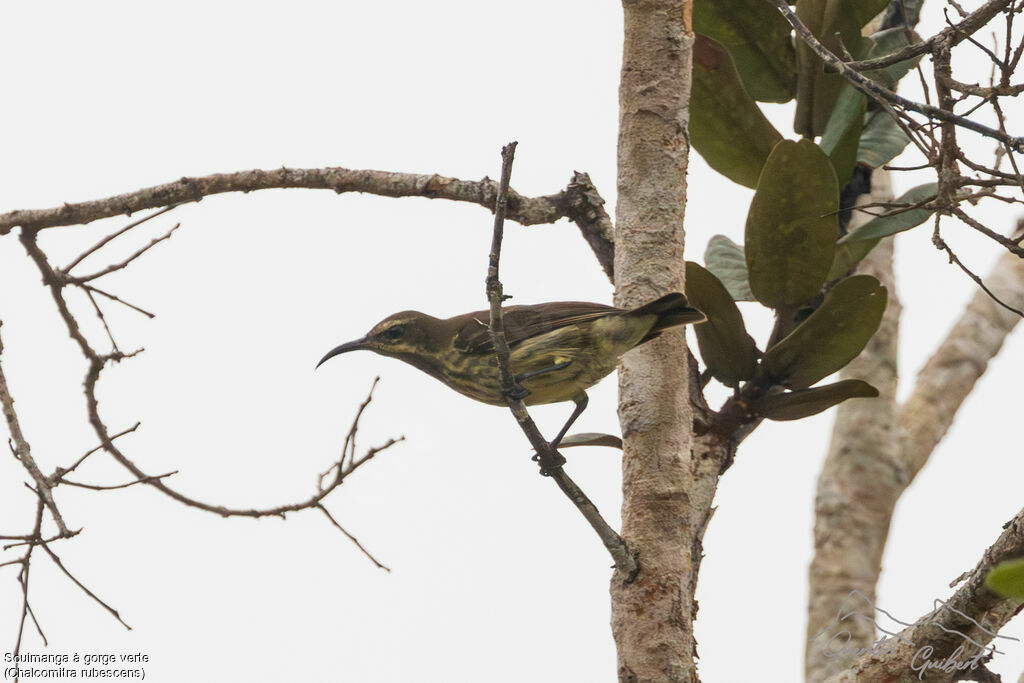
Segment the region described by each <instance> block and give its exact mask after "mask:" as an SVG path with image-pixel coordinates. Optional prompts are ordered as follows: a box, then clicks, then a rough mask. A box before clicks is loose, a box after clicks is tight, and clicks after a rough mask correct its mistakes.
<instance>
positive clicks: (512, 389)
mask: <svg viewBox="0 0 1024 683" xmlns="http://www.w3.org/2000/svg"><path fill="white" fill-rule="evenodd" d="M515 148H516V143H515V142H510V143H509V144H508V145H506V146H505V147H504V148H502V150H501V158H502V165H501V184H500V186H499V189H498V195H497V197H496V198H495V204H494V231H493V234H492V237H491V251H490V256H489V262H488V268H487V299H488V302H489V304H490V320H489V321H488V331H489V332H490V335H491V341H492V342H493V343H494V349H495V355H496V357H497V363H498V372H499V374H500V376H501V390H502V393H504V395H505V400H506V402H507V403H508V407H509V409H510V410H511V411H512V414H513V415H514V416H515V418H516V421H517V422H518V423H519V426H520V428H521V429H522V430H523V433H524V434H526V438H527V439H529V440H530V444H531V445H532V446H533V448H534V450H536V452H537V459H538V460H539V462H540V466H541V473H542V474H545V475H547V476H550V477H551V478H552V479H554V480H555V483H557V484H558V488H560V489H561V490H562V492H563V493H564V494H565V495H566V497H567V498H568V499H569V500H570V501H572V503H573V505H575V506H576V508H577V509H578V510H579V511H580V513H581V514H582V515H583V517H584V518H585V519H586V520H587V522H588V523H589V524H590V526H591V527H592V528H593V529H594V531H595V532H596V533H597V535H598V537H600V539H601V542H602V543H603V544H604V547H605V548H607V550H608V553H609V554H610V555H611V556H612V560H614V562H615V567H616V569H618V570H620V571H622V572H624V573H625V574H626V576H628V577H630V580H632V577H635V576H636V574H637V572H638V571H639V565H638V564H637V561H636V558H635V557H634V556H633V554H632V553H630V551H629V548H628V547H626V544H625V542H624V541H623V540H622V538H621V537H620V536H619V535H618V534H617V533H615V530H614V529H612V528H611V527H610V526H609V525H608V523H607V522H606V521H605V520H604V518H603V517H602V516H601V513H600V512H599V511H598V509H597V506H596V505H594V503H593V502H592V501H591V500H590V498H588V497H587V495H586V494H585V493H584V492H583V490H582V489H581V488H580V487H579V486H578V485H577V484H576V482H574V481H573V480H572V479H571V478H570V477H569V475H568V474H566V473H565V470H563V469H562V464H564V463H565V458H563V457H562V456H561V454H559V453H558V452H557V451H556V450H554V449H553V448H551V444H550V442H548V440H547V439H545V438H544V437H543V435H541V433H540V430H539V429H538V428H537V425H536V423H534V421H533V418H531V417H530V414H529V412H527V410H526V406H525V405H523V401H522V396H523V389H522V387H520V386H518V384H517V383H516V381H515V378H514V377H513V375H512V371H511V369H510V367H509V348H508V343H507V342H506V341H505V325H504V320H503V314H502V308H501V304H502V301H504V299H505V295H504V289H503V287H502V284H501V280H500V278H499V267H500V263H501V242H502V237H503V235H504V221H505V211H506V200H507V192H508V184H509V180H510V179H511V176H512V161H513V159H514V158H515Z"/></svg>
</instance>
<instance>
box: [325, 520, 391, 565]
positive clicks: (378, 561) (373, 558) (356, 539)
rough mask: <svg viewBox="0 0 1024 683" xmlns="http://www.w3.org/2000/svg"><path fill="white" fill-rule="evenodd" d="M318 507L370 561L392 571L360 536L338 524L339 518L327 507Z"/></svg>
mask: <svg viewBox="0 0 1024 683" xmlns="http://www.w3.org/2000/svg"><path fill="white" fill-rule="evenodd" d="M316 508H317V509H318V510H320V512H322V513H324V515H325V516H326V517H327V519H329V520H330V521H331V524H333V525H334V527H335V528H336V529H337V530H338V531H340V532H341V533H343V534H345V537H346V538H348V540H350V541H352V543H354V544H355V546H356V547H357V548H359V550H361V551H362V553H363V555H366V557H367V558H369V560H370V562H373V563H374V564H375V565H377V567H378V568H379V569H383V570H384V571H386V572H390V571H391V568H390V567H388V566H387V565H384V564H381V562H380V560H378V559H377V558H376V557H374V556H373V555H371V554H370V551H369V550H367V549H366V548H364V547H363V544H362V543H360V542H359V539H358V538H356V537H355V536H353V535H352V534H350V533H349V532H348V531H346V530H345V527H343V526H341V525H340V524H338V520H336V519H334V516H333V515H332V514H331V513H330V512H329V511H328V510H327V508H325V507H324V506H323V505H321V504H320V503H317V504H316Z"/></svg>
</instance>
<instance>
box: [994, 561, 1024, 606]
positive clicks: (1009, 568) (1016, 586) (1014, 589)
mask: <svg viewBox="0 0 1024 683" xmlns="http://www.w3.org/2000/svg"><path fill="white" fill-rule="evenodd" d="M985 585H986V586H988V587H989V588H991V589H992V590H994V591H995V592H996V593H999V594H1000V595H1001V596H1003V597H1004V598H1010V599H1014V600H1020V599H1024V557H1018V558H1017V559H1014V560H1006V561H1005V562H1000V563H999V564H997V565H996V566H995V567H993V568H992V569H991V570H990V571H989V573H988V576H986V577H985Z"/></svg>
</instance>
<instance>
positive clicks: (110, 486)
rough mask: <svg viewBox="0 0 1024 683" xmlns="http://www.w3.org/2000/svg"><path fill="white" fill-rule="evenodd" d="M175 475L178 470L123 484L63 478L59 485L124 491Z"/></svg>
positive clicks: (94, 489) (95, 489)
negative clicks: (92, 482)
mask: <svg viewBox="0 0 1024 683" xmlns="http://www.w3.org/2000/svg"><path fill="white" fill-rule="evenodd" d="M177 473H178V470H174V471H173V472H167V473H165V474H154V475H153V476H151V477H143V478H141V479H136V480H135V481H129V482H127V483H125V484H108V485H103V484H84V483H82V482H80V481H70V480H68V479H65V478H62V479H61V483H62V484H67V485H68V486H77V487H78V488H80V489H89V490H90V491H113V490H114V489H126V488H128V487H129V486H135V485H136V484H148V483H149V482H151V481H155V480H157V479H163V478H164V477H170V476H172V475H174V474H177Z"/></svg>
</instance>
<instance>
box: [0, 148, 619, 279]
mask: <svg viewBox="0 0 1024 683" xmlns="http://www.w3.org/2000/svg"><path fill="white" fill-rule="evenodd" d="M274 188H305V189H314V190H334V191H335V192H337V193H338V194H341V193H343V192H365V193H367V194H374V195H379V196H382V197H426V198H429V199H449V200H452V201H457V202H468V203H471V204H478V205H479V206H483V207H485V208H488V209H493V207H494V202H495V199H496V197H497V192H498V184H497V183H495V182H494V181H493V180H491V179H489V178H484V179H482V180H479V181H472V180H459V179H458V178H447V177H445V176H441V175H437V174H433V175H424V174H415V173H394V172H389V171H373V170H354V169H347V168H341V167H332V168H279V169H274V170H269V171H264V170H260V169H255V170H251V171H237V172H235V173H217V174H214V175H209V176H201V177H195V178H189V177H185V178H182V179H180V180H176V181H174V182H170V183H165V184H163V185H155V186H153V187H145V188H142V189H141V190H136V191H134V192H128V193H125V194H120V195H116V196H114V197H107V198H105V199H96V200H93V201H86V202H77V203H73V204H64V205H63V206H59V207H55V208H52V209H34V210H21V211H11V212H10V213H6V214H0V235H6V234H7V233H9V232H10V231H11V230H12V229H13V228H14V227H16V226H21V227H22V228H24V229H26V230H30V231H37V230H41V229H43V228H51V227H56V226H62V225H85V224H87V223H91V222H93V221H95V220H99V219H101V218H110V217H112V216H119V215H129V216H130V215H132V214H133V213H136V212H138V211H144V210H146V209H157V208H161V207H164V208H163V209H162V210H161V211H160V212H158V213H157V214H155V215H159V213H163V212H164V211H167V210H169V208H170V207H174V206H178V205H180V204H187V203H190V202H198V201H200V200H202V199H203V197H208V196H210V195H215V194H223V193H227V192H254V191H256V190H267V189H274ZM507 205H508V208H507V216H508V218H510V219H511V220H514V221H516V222H518V223H521V224H522V225H539V224H546V223H554V222H556V221H558V220H559V219H561V218H569V219H570V220H572V221H573V222H575V223H576V224H577V225H578V226H579V228H580V231H581V232H582V233H583V236H584V238H585V239H586V240H587V242H588V243H589V244H590V246H591V248H592V249H593V250H594V253H595V255H596V256H597V259H598V261H599V262H600V263H601V265H602V267H604V269H605V271H606V272H608V274H609V276H610V275H611V264H612V259H611V244H612V237H611V219H610V218H609V216H608V212H607V211H605V209H604V200H603V199H602V198H601V196H600V195H599V194H598V193H597V190H596V189H595V188H594V185H593V183H592V182H591V181H590V176H588V175H587V174H586V173H579V172H575V173H574V174H573V177H572V180H570V182H569V185H568V186H567V187H566V188H565V189H564V190H562V191H561V192H559V193H557V194H553V195H547V196H543V197H524V196H522V195H520V194H519V193H517V192H515V191H514V190H509V195H508V200H507ZM152 217H153V216H148V217H147V218H146V219H143V220H148V219H149V218H152ZM139 222H140V223H141V222H142V221H139ZM137 224H138V223H135V224H132V225H129V226H127V227H126V228H124V230H122V231H121V232H124V231H126V230H128V229H130V228H132V227H134V226H135V225H137ZM118 234H120V233H117V234H115V235H112V236H110V237H109V238H107V239H106V240H105V241H103V242H101V243H100V244H98V245H96V247H93V248H92V249H91V250H89V251H87V252H86V253H85V254H84V255H83V256H82V257H81V258H84V256H85V255H88V254H90V253H92V252H93V251H95V250H96V249H98V248H99V247H102V246H103V245H104V244H106V242H108V241H109V240H110V239H113V238H114V237H116V236H117V235H118ZM79 260H80V259H79ZM77 262H78V261H76V262H75V263H73V264H72V266H74V265H76V264H77ZM72 266H69V268H68V269H70V268H71V267H72Z"/></svg>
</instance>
